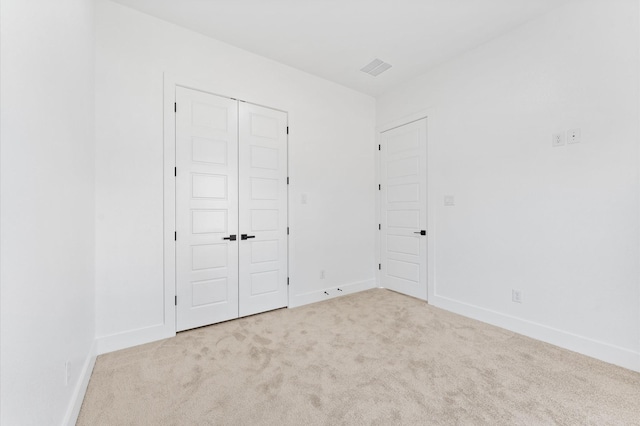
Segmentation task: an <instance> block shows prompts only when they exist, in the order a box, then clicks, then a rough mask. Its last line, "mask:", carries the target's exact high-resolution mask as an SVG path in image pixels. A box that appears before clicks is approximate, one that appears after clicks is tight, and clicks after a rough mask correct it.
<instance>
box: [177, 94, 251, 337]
mask: <svg viewBox="0 0 640 426" xmlns="http://www.w3.org/2000/svg"><path fill="white" fill-rule="evenodd" d="M176 103H177V111H176V166H177V167H176V292H177V297H178V299H177V330H178V331H181V330H186V329H189V328H194V327H200V326H203V325H207V324H213V323H216V322H220V321H225V320H228V319H232V318H237V317H238V242H239V241H238V240H235V241H233V240H232V239H228V238H230V236H231V235H238V187H237V182H238V109H237V108H238V107H237V102H236V101H234V100H232V99H227V98H222V97H219V96H214V95H211V94H208V93H204V92H199V91H196V90H190V89H186V88H181V87H177V88H176Z"/></svg>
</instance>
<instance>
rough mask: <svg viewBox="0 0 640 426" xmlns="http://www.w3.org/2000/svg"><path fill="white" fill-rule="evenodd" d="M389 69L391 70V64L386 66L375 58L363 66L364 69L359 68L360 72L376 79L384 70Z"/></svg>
mask: <svg viewBox="0 0 640 426" xmlns="http://www.w3.org/2000/svg"><path fill="white" fill-rule="evenodd" d="M389 68H391V64H388V63H386V62H384V61H382V60H380V59H377V58H376V59H374V60H373V61H371V62H370V63H368V64H367V65H365V66H364V67H362V68H360V71H362V72H364V73H366V74H369V75H372V76H374V77H377V76H379V75H380V74H382V73H383V72H385V71H386V70H388V69H389Z"/></svg>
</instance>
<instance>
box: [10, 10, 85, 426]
mask: <svg viewBox="0 0 640 426" xmlns="http://www.w3.org/2000/svg"><path fill="white" fill-rule="evenodd" d="M93 13H94V11H93V2H92V1H91V0H60V1H55V2H52V1H46V0H40V1H21V0H2V2H1V3H0V15H1V18H0V27H1V34H0V38H1V41H0V52H1V53H0V55H1V58H0V60H1V69H0V74H1V77H0V91H1V93H2V97H1V110H2V112H1V120H2V127H1V130H0V137H1V140H2V144H1V146H0V150H1V152H0V155H1V163H0V169H1V187H0V194H1V210H0V216H1V220H0V227H1V234H2V239H1V241H0V257H1V262H2V268H1V272H0V280H1V283H2V286H1V295H0V299H1V305H0V310H1V315H2V319H1V331H0V339H1V342H0V345H1V352H0V354H1V360H0V364H1V373H0V376H1V378H2V384H1V397H0V398H1V407H0V413H1V414H0V423H1V424H3V425H56V424H61V423H63V422H66V421H68V422H71V423H73V422H75V417H74V416H75V415H77V412H78V410H79V408H80V406H79V403H80V402H81V398H82V395H83V394H84V386H86V384H87V380H88V377H89V374H90V373H91V367H92V365H93V364H92V361H93V360H94V359H95V358H94V357H93V356H92V355H93V349H92V345H93V341H94V314H95V309H94V266H93V265H94V256H93V247H94V174H93V168H94V129H93V104H94V95H93V79H94V71H93V65H94V22H93V21H94V20H93ZM66 361H70V366H71V368H70V381H69V384H68V385H65V376H66V373H65V362H66Z"/></svg>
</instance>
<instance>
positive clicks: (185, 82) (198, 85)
mask: <svg viewBox="0 0 640 426" xmlns="http://www.w3.org/2000/svg"><path fill="white" fill-rule="evenodd" d="M163 77H164V91H163V93H164V96H163V118H164V129H163V167H162V170H163V185H164V190H163V194H164V202H163V222H164V223H163V255H164V285H163V291H164V298H163V333H162V336H159V337H158V339H164V338H167V337H172V336H175V335H176V329H177V327H176V313H177V309H176V303H175V300H176V245H175V230H176V225H175V224H176V183H175V174H174V172H175V167H176V123H175V109H174V108H175V102H176V90H175V89H176V86H180V87H185V88H187V89H193V90H199V91H201V92H206V93H210V94H212V95H215V96H221V97H224V98H230V99H237V98H234V97H233V96H229V95H224V94H221V93H220V92H219V91H218V90H217V89H218V88H217V87H214V86H213V85H212V84H208V83H205V82H202V81H195V80H193V79H190V78H184V77H177V76H175V75H173V74H170V73H166V72H165V73H164V75H163ZM254 104H255V105H259V106H263V107H265V108H271V109H275V110H278V111H282V112H284V113H286V114H287V126H288V117H289V113H288V111H285V110H282V109H278V108H274V107H272V106H269V105H260V104H257V103H254ZM286 166H287V170H288V171H289V170H290V168H289V135H288V134H287V165H286ZM288 174H289V172H287V175H288ZM289 191H290V188H289V185H287V227H289V224H290V223H291V216H290V213H291V208H290V205H289V203H290V194H289ZM290 244H291V241H290V238H287V275H288V276H291V249H290ZM291 293H292V292H291V287H289V286H288V287H287V307H289V306H290V305H291Z"/></svg>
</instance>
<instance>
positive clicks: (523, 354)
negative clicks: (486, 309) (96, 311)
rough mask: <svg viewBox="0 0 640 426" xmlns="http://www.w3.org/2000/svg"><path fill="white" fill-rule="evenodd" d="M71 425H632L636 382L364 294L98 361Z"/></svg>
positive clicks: (602, 366)
mask: <svg viewBox="0 0 640 426" xmlns="http://www.w3.org/2000/svg"><path fill="white" fill-rule="evenodd" d="M78 424H79V425H369V424H376V425H400V424H403V425H417V424H420V425H427V424H429V425H501V424H504V425H550V424H562V425H633V424H637V425H640V374H639V373H635V372H632V371H629V370H625V369H623V368H619V367H615V366H613V365H610V364H606V363H603V362H600V361H597V360H594V359H591V358H588V357H585V356H582V355H579V354H576V353H573V352H569V351H566V350H564V349H560V348H557V347H555V346H552V345H548V344H545V343H541V342H538V341H535V340H532V339H529V338H527V337H523V336H520V335H517V334H514V333H512V332H509V331H505V330H503V329H500V328H496V327H493V326H490V325H487V324H483V323H480V322H477V321H474V320H470V319H467V318H464V317H461V316H458V315H455V314H452V313H449V312H446V311H443V310H441V309H437V308H434V307H432V306H429V305H427V304H425V303H424V302H421V301H418V300H416V299H412V298H409V297H406V296H402V295H399V294H396V293H393V292H390V291H386V290H380V289H376V290H370V291H366V292H363V293H358V294H353V295H349V296H345V297H341V298H337V299H333V300H329V301H326V302H322V303H317V304H314V305H307V306H304V307H301V308H297V309H283V310H278V311H273V312H268V313H265V314H261V315H255V316H252V317H248V318H243V319H239V320H235V321H230V322H226V323H222V324H217V325H213V326H209V327H204V328H200V329H196V330H192V331H188V332H183V333H179V334H178V335H177V336H176V337H175V338H172V339H167V340H163V341H160V342H155V343H150V344H147V345H142V346H138V347H135V348H131V349H127V350H123V351H119V352H114V353H110V354H106V355H102V356H100V357H98V360H97V362H96V366H95V369H94V372H93V375H92V377H91V381H90V383H89V388H88V391H87V394H86V397H85V400H84V403H83V405H82V410H81V412H80V417H79V419H78Z"/></svg>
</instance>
